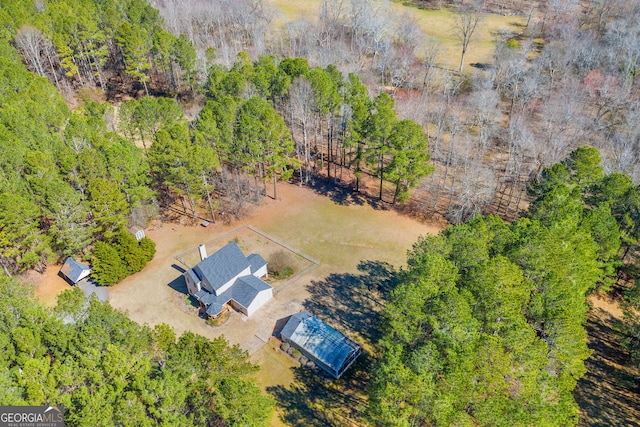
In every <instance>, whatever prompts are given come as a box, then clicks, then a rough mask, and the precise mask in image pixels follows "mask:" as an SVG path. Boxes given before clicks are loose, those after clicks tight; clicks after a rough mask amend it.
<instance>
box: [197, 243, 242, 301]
mask: <svg viewBox="0 0 640 427" xmlns="http://www.w3.org/2000/svg"><path fill="white" fill-rule="evenodd" d="M249 266H250V265H249V261H247V257H245V256H244V254H243V253H242V251H241V250H240V248H239V247H238V245H237V244H236V242H230V243H229V244H227V245H226V246H224V247H222V248H221V249H220V250H218V251H217V252H216V253H214V254H213V255H211V256H210V257H207V258H205V259H204V260H203V261H200V263H199V264H198V265H196V266H195V267H193V270H194V272H195V273H196V274H197V275H198V276H199V277H200V278H201V279H202V285H203V286H204V287H205V288H207V289H208V290H209V291H211V292H216V291H217V290H218V289H220V288H221V287H222V286H223V285H224V284H225V283H227V282H228V281H229V280H231V279H233V278H234V277H235V276H237V275H238V274H239V273H240V272H241V271H242V270H244V269H246V268H247V267H249Z"/></svg>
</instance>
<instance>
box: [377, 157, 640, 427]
mask: <svg viewBox="0 0 640 427" xmlns="http://www.w3.org/2000/svg"><path fill="white" fill-rule="evenodd" d="M530 190H531V192H532V193H533V195H534V197H535V199H534V201H533V203H532V204H531V206H530V208H529V210H528V212H527V213H526V214H525V215H524V216H523V217H522V218H520V219H518V220H517V221H515V222H513V223H511V224H507V223H505V222H504V221H502V220H501V219H500V218H498V217H496V216H488V217H480V216H477V217H475V218H473V219H471V220H470V221H468V222H466V223H464V224H461V225H457V226H450V227H449V228H447V229H446V230H445V231H444V232H443V233H442V234H440V235H438V236H432V237H425V238H422V239H421V240H419V241H418V242H417V243H416V244H415V245H414V247H413V249H412V250H411V251H410V253H409V259H408V268H407V270H406V271H405V272H404V273H403V274H402V284H401V285H399V286H398V287H397V288H396V289H395V290H394V291H393V296H392V300H391V302H390V303H389V304H388V306H387V307H386V309H385V312H384V314H385V319H386V320H385V325H384V330H385V333H384V337H383V338H382V339H381V340H380V342H379V344H378V345H379V347H380V349H381V351H382V354H383V355H382V357H381V359H380V363H379V366H378V367H377V369H376V371H375V373H374V374H373V384H372V386H371V390H370V391H371V396H370V397H371V400H370V416H371V419H372V420H373V422H374V424H376V425H380V426H391V425H394V426H409V425H469V426H471V425H504V426H512V425H536V426H546V425H549V426H552V425H557V426H568V425H575V424H577V422H578V407H577V404H576V402H575V401H574V398H573V395H572V391H573V389H574V388H575V386H576V382H577V380H578V379H579V378H580V377H581V376H582V375H583V374H584V373H585V372H586V369H585V365H584V361H585V359H586V358H587V357H588V356H589V354H590V350H589V349H588V348H587V341H586V338H587V332H586V330H585V322H586V315H587V310H588V305H587V296H588V295H589V293H591V292H593V291H594V290H602V289H604V290H606V289H608V288H609V286H610V285H611V284H612V283H613V282H614V280H615V277H616V273H617V271H616V270H617V268H618V267H619V266H620V265H621V262H622V260H623V259H624V258H625V257H626V256H627V254H628V252H629V251H630V250H633V249H637V244H638V241H639V239H640V227H639V225H640V203H639V201H640V199H639V193H638V188H637V187H634V186H633V185H632V184H631V181H630V179H629V178H628V177H626V176H624V175H622V174H609V175H605V174H604V173H603V170H602V167H601V157H600V154H599V153H598V151H597V150H596V149H594V148H591V147H582V148H579V149H577V150H575V151H573V152H572V153H571V155H570V156H569V157H568V158H567V159H566V160H565V161H563V162H562V163H558V164H556V165H554V166H553V167H551V168H548V169H545V170H544V171H543V173H542V175H541V178H540V179H539V180H538V181H536V182H535V183H534V184H533V185H532V186H531V188H530Z"/></svg>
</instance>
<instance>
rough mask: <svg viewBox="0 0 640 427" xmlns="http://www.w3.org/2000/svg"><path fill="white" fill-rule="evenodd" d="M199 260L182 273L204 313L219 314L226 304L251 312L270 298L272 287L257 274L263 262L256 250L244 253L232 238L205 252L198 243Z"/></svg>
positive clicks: (262, 269)
mask: <svg viewBox="0 0 640 427" xmlns="http://www.w3.org/2000/svg"><path fill="white" fill-rule="evenodd" d="M200 257H201V261H200V263H198V265H196V266H195V267H193V268H192V269H190V270H188V271H186V272H185V273H184V278H185V281H186V283H187V290H188V291H189V294H191V295H193V296H194V297H195V298H196V299H197V300H198V301H199V302H200V306H201V307H202V309H203V310H204V311H205V313H206V314H207V316H208V317H214V318H215V317H217V316H219V315H220V314H221V313H222V311H223V309H224V308H225V307H226V306H231V307H233V308H234V309H235V310H237V311H239V312H241V313H243V314H245V315H247V316H251V315H252V314H253V313H254V312H255V311H256V310H257V309H259V308H260V307H262V306H263V305H264V304H265V303H266V302H267V301H269V300H270V299H271V298H273V289H272V288H271V286H270V285H269V284H267V283H265V282H264V281H263V280H262V279H261V278H262V277H265V276H266V275H267V262H266V261H265V260H264V259H263V258H262V257H261V256H260V255H258V254H251V255H249V256H248V257H247V256H244V254H243V253H242V251H241V250H240V248H239V247H238V245H237V244H236V243H235V242H230V243H229V244H227V245H226V246H224V247H223V248H221V249H220V250H218V251H217V252H216V253H214V254H213V255H211V256H209V257H208V256H207V254H206V249H205V248H204V245H200Z"/></svg>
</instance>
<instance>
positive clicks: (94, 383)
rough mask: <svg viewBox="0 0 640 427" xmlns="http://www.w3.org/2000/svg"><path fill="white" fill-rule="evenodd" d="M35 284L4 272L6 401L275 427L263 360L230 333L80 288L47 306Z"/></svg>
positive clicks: (143, 421)
mask: <svg viewBox="0 0 640 427" xmlns="http://www.w3.org/2000/svg"><path fill="white" fill-rule="evenodd" d="M29 290H30V288H28V287H27V286H25V285H24V284H21V283H19V282H18V281H17V280H16V279H13V278H8V277H6V276H2V277H0V291H1V292H2V295H3V298H2V302H1V303H0V319H2V322H1V323H2V325H1V326H0V342H2V346H3V351H2V352H1V354H0V366H1V367H2V369H1V370H0V384H1V385H2V387H0V402H1V403H2V405H12V406H27V405H52V406H56V405H64V408H65V423H66V424H67V425H71V426H86V425H92V426H107V425H136V426H151V425H208V426H220V427H224V426H246V425H252V426H267V425H269V422H270V419H271V415H272V413H273V408H274V402H273V399H272V398H271V397H268V396H265V395H264V394H263V393H262V392H261V391H260V389H259V388H258V387H257V385H256V384H255V382H254V379H253V377H252V375H253V374H254V373H255V372H256V370H257V369H258V368H257V366H255V365H252V364H250V363H249V362H248V361H247V354H246V352H244V351H242V350H240V349H239V348H238V347H237V346H234V347H230V346H229V345H228V344H227V342H226V341H225V340H224V339H223V338H217V339H215V340H212V341H210V340H207V339H206V338H204V337H202V336H199V335H196V334H193V333H191V332H185V333H183V334H182V335H181V336H180V337H177V336H176V334H175V332H174V330H173V329H172V328H171V327H169V326H167V325H165V324H160V325H157V326H155V327H154V328H150V327H148V326H140V325H138V324H137V323H135V322H133V321H132V320H130V319H129V318H127V316H126V315H124V314H123V313H120V312H118V311H116V310H114V309H113V308H111V306H110V305H109V304H108V303H105V302H99V301H97V300H96V299H95V298H94V299H91V300H87V299H86V298H85V296H84V293H83V292H82V290H80V289H79V288H74V289H72V290H67V291H64V292H63V293H62V294H60V296H59V297H58V304H57V306H56V307H55V308H54V309H53V310H48V309H45V308H44V307H43V306H42V305H41V304H40V303H39V302H38V301H36V300H35V298H34V297H33V295H32V294H31V293H30V292H29Z"/></svg>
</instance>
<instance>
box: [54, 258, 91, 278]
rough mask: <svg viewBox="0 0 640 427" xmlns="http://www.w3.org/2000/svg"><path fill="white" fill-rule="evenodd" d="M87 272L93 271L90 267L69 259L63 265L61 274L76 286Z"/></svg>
mask: <svg viewBox="0 0 640 427" xmlns="http://www.w3.org/2000/svg"><path fill="white" fill-rule="evenodd" d="M86 270H91V269H90V268H89V266H87V265H84V264H82V263H80V262H78V261H76V260H75V259H73V258H71V257H68V258H67V259H66V261H65V262H64V264H63V265H62V268H60V272H61V273H62V274H64V275H65V276H66V277H67V278H68V279H69V280H71V282H72V283H74V284H75V283H77V282H78V281H79V280H80V279H81V278H82V275H83V272H85V271H86Z"/></svg>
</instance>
